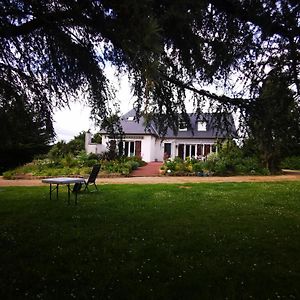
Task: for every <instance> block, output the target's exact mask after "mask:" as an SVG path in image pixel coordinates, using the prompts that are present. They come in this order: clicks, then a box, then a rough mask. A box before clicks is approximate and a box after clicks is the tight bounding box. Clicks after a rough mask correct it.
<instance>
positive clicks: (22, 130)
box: [0, 97, 54, 173]
mask: <svg viewBox="0 0 300 300" xmlns="http://www.w3.org/2000/svg"><path fill="white" fill-rule="evenodd" d="M5 100H6V101H3V99H1V98H0V128H1V130H0V141H1V143H0V173H2V172H3V171H5V170H6V169H8V168H11V167H15V166H18V165H20V164H22V163H24V162H27V161H30V160H32V158H33V157H34V155H36V154H41V153H46V152H47V151H48V150H49V147H48V145H49V143H50V142H51V141H53V138H54V134H53V127H52V117H51V115H50V114H49V112H47V110H44V109H43V107H39V106H38V105H36V104H35V103H33V104H28V103H25V102H24V101H23V99H22V98H21V97H16V98H15V99H14V98H13V99H11V100H10V101H7V99H5Z"/></svg>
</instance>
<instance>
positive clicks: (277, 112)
mask: <svg viewBox="0 0 300 300" xmlns="http://www.w3.org/2000/svg"><path fill="white" fill-rule="evenodd" d="M289 85H290V82H289V80H288V78H287V77H286V75H285V76H283V75H282V74H278V72H275V71H274V72H272V73H271V74H270V75H269V76H268V77H267V79H266V81H265V82H264V84H263V86H262V88H261V90H260V95H259V97H258V98H257V99H256V100H255V101H254V102H253V103H252V105H251V106H250V107H249V108H248V109H247V112H248V120H247V125H248V126H249V130H250V138H252V141H253V144H254V147H255V148H256V149H257V152H258V155H259V158H260V160H261V162H262V164H263V165H264V167H265V168H267V169H269V170H270V172H272V173H274V172H276V171H278V170H279V169H280V161H281V160H282V158H283V157H284V156H286V155H288V153H291V151H295V150H296V151H297V150H298V152H299V150H300V110H299V107H298V105H297V103H296V102H295V100H294V93H293V92H292V90H291V89H290V88H289Z"/></svg>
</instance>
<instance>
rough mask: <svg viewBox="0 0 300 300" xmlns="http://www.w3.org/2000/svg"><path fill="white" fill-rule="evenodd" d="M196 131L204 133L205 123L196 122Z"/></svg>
mask: <svg viewBox="0 0 300 300" xmlns="http://www.w3.org/2000/svg"><path fill="white" fill-rule="evenodd" d="M197 129H198V131H206V122H198V123H197Z"/></svg>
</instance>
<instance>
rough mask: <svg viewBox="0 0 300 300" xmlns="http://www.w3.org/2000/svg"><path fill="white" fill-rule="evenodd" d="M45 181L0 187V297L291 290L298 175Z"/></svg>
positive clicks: (297, 263)
mask: <svg viewBox="0 0 300 300" xmlns="http://www.w3.org/2000/svg"><path fill="white" fill-rule="evenodd" d="M48 189H49V188H48V187H46V186H45V187H1V197H0V216H1V222H0V244H1V247H0V265H1V276H0V297H1V299H19V298H24V296H25V297H26V295H27V297H28V298H32V299H36V298H42V299H70V298H76V299H124V298H130V299H226V298H227V299H249V298H253V299H277V298H278V297H280V298H283V299H289V298H290V299H299V298H300V290H299V282H300V274H299V269H300V260H299V249H300V239H299V230H298V229H299V223H300V202H299V190H300V183H299V182H284V183H283V182H282V183H281V182H276V183H206V184H203V183H202V184H154V185H101V186H99V189H101V191H99V193H80V194H79V195H78V205H77V206H75V205H74V204H73V203H72V204H71V206H70V205H67V189H64V188H61V191H60V192H59V199H58V200H56V199H55V197H54V199H53V200H52V201H50V200H49V194H48V193H49V192H48ZM71 199H72V200H73V199H74V198H73V195H71ZM199 282H201V284H199ZM262 282H263V283H264V284H262Z"/></svg>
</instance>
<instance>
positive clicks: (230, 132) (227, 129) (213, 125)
mask: <svg viewBox="0 0 300 300" xmlns="http://www.w3.org/2000/svg"><path fill="white" fill-rule="evenodd" d="M188 116H189V118H190V123H191V128H188V129H187V131H178V133H177V135H176V134H175V133H174V132H173V130H172V129H171V128H169V129H168V131H167V133H166V135H165V136H164V138H165V139H168V138H187V139H188V138H216V137H218V138H226V137H234V136H236V128H235V125H234V121H233V118H232V115H231V114H227V115H221V114H211V113H203V114H201V115H200V116H197V115H196V114H188ZM130 117H131V118H130ZM132 118H133V120H131V119H132ZM198 121H200V122H206V124H207V127H206V131H198V129H197V122H198ZM121 126H122V128H123V132H124V133H125V134H149V135H155V136H159V133H158V131H157V129H156V128H155V125H154V123H151V124H150V126H149V128H146V127H145V120H144V118H143V117H140V118H139V121H137V120H136V111H135V109H132V110H130V111H129V112H127V113H126V114H124V115H123V116H122V117H121ZM221 126H222V127H223V126H224V127H223V128H222V129H221V128H220V127H221Z"/></svg>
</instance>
